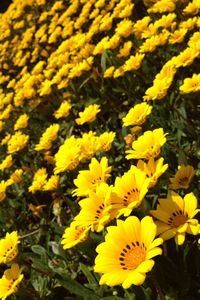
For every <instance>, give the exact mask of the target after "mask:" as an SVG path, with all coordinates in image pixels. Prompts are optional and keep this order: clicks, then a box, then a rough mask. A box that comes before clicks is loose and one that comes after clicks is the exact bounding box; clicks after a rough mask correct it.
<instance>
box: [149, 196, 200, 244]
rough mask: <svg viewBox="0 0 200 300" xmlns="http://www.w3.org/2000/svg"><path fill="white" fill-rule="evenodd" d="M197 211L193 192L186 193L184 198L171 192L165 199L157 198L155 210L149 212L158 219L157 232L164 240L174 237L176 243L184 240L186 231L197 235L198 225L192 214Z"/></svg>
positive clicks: (181, 242) (199, 227) (199, 226)
mask: <svg viewBox="0 0 200 300" xmlns="http://www.w3.org/2000/svg"><path fill="white" fill-rule="evenodd" d="M198 212H199V209H197V199H196V197H195V196H194V194H193V193H189V194H186V195H185V197H184V198H182V197H181V196H179V195H178V194H177V193H175V192H171V193H170V194H169V195H168V197H167V199H159V204H158V205H157V209H156V210H152V211H151V214H152V215H153V216H154V217H155V218H156V219H157V220H158V221H156V224H157V228H158V231H157V234H159V235H160V237H161V238H163V239H164V240H169V239H171V238H173V237H174V238H175V242H176V244H178V245H182V244H183V243H184V241H185V234H186V232H187V233H189V234H193V235H197V234H198V232H199V229H200V225H199V223H198V220H197V219H194V216H195V215H196V214H197V213H198Z"/></svg>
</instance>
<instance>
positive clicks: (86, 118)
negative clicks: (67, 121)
mask: <svg viewBox="0 0 200 300" xmlns="http://www.w3.org/2000/svg"><path fill="white" fill-rule="evenodd" d="M100 111H101V110H100V105H98V104H91V105H89V106H87V107H86V108H85V109H84V111H83V112H80V113H79V118H77V119H75V121H76V123H77V124H78V125H83V124H85V123H91V122H93V121H94V120H95V119H96V115H97V113H98V112H100Z"/></svg>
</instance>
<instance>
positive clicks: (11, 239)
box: [0, 231, 20, 264]
mask: <svg viewBox="0 0 200 300" xmlns="http://www.w3.org/2000/svg"><path fill="white" fill-rule="evenodd" d="M19 243H20V241H19V236H18V233H17V231H13V232H11V233H8V232H7V233H6V236H5V238H3V239H1V240H0V264H2V263H4V264H5V263H7V262H10V261H12V260H13V259H14V258H15V257H16V256H17V254H18V244H19Z"/></svg>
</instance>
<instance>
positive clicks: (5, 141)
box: [1, 133, 11, 145]
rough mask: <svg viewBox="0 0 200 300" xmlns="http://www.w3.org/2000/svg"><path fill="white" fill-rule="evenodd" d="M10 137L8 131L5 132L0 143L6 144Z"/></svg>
mask: <svg viewBox="0 0 200 300" xmlns="http://www.w3.org/2000/svg"><path fill="white" fill-rule="evenodd" d="M10 139H11V134H10V133H7V134H6V136H5V137H4V138H3V139H2V141H1V145H6V144H8V142H9V141H10Z"/></svg>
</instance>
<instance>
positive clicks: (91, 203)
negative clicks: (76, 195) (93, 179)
mask: <svg viewBox="0 0 200 300" xmlns="http://www.w3.org/2000/svg"><path fill="white" fill-rule="evenodd" d="M111 197H112V187H109V186H108V185H107V184H106V183H104V182H102V183H100V184H99V185H98V186H97V187H96V191H89V197H88V198H85V199H83V200H81V201H79V205H80V206H81V211H80V213H79V214H78V215H77V216H76V217H75V218H74V222H75V224H77V225H79V226H81V225H82V226H84V227H89V226H90V227H91V230H92V231H97V232H100V231H102V230H103V229H104V226H105V225H106V224H107V223H108V222H109V221H110V220H111V219H112V211H111V210H112V205H111Z"/></svg>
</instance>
